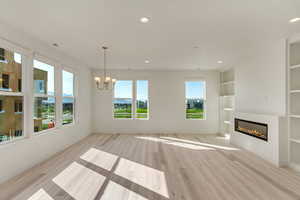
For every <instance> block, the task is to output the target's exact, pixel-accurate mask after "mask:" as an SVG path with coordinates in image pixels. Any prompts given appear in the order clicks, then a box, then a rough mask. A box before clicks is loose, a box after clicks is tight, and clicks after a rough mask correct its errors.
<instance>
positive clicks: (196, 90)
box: [185, 81, 205, 119]
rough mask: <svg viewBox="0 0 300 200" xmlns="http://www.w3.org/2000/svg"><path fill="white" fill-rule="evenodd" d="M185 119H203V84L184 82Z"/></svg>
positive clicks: (201, 82)
mask: <svg viewBox="0 0 300 200" xmlns="http://www.w3.org/2000/svg"><path fill="white" fill-rule="evenodd" d="M185 104H186V119H204V118H205V117H204V116H205V114H204V113H205V82H204V81H187V82H185Z"/></svg>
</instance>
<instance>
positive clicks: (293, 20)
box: [289, 17, 300, 23]
mask: <svg viewBox="0 0 300 200" xmlns="http://www.w3.org/2000/svg"><path fill="white" fill-rule="evenodd" d="M298 21H300V18H299V17H296V18H293V19H290V21H289V22H290V23H295V22H298Z"/></svg>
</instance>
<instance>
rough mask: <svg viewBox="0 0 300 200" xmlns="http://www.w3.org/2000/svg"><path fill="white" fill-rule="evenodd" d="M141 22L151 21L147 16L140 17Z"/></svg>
mask: <svg viewBox="0 0 300 200" xmlns="http://www.w3.org/2000/svg"><path fill="white" fill-rule="evenodd" d="M140 22H142V23H144V24H145V23H148V22H149V18H147V17H142V18H141V19H140Z"/></svg>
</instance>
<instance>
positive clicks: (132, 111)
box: [111, 79, 134, 120]
mask: <svg viewBox="0 0 300 200" xmlns="http://www.w3.org/2000/svg"><path fill="white" fill-rule="evenodd" d="M118 81H131V82H132V88H131V118H115V112H114V111H115V107H114V103H113V102H114V100H115V99H130V98H115V91H114V90H113V91H112V93H113V94H112V101H111V103H112V106H111V107H112V118H113V120H133V119H134V116H133V115H134V108H133V107H134V105H133V102H134V101H133V98H134V80H130V79H121V80H118Z"/></svg>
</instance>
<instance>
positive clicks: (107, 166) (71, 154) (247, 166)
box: [0, 135, 300, 200]
mask: <svg viewBox="0 0 300 200" xmlns="http://www.w3.org/2000/svg"><path fill="white" fill-rule="evenodd" d="M0 199H1V200H8V199H14V200H27V199H28V200H38V199H39V200H53V199H54V200H66V199H68V200H69V199H72V200H74V199H75V200H94V199H96V200H167V199H176V200H177V199H181V200H202V199H203V200H211V199H213V200H214V199H225V200H234V199H237V200H244V199H245V200H248V199H249V200H258V199H262V200H277V199H278V200H290V199H297V200H299V199H300V176H298V175H296V174H294V173H292V172H291V171H289V170H286V169H280V168H276V167H275V166H273V165H271V164H269V163H267V162H266V161H263V160H262V159H260V158H258V157H257V156H255V155H253V154H252V153H249V152H246V151H244V150H239V149H237V148H235V147H232V146H231V145H229V144H228V143H227V141H226V140H225V139H224V138H221V137H216V136H196V135H185V136H183V135H155V136H154V135H92V136H89V137H88V138H86V139H84V140H83V141H81V142H79V143H77V144H75V145H73V146H71V147H70V148H68V149H66V150H65V151H64V152H61V153H59V154H57V155H55V156H54V157H52V158H51V159H49V160H48V161H46V162H44V163H42V164H40V165H39V166H36V167H35V168H33V169H30V170H28V171H27V172H24V173H23V174H21V175H19V176H17V177H15V178H14V179H12V180H10V181H8V182H6V183H4V184H2V185H0Z"/></svg>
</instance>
